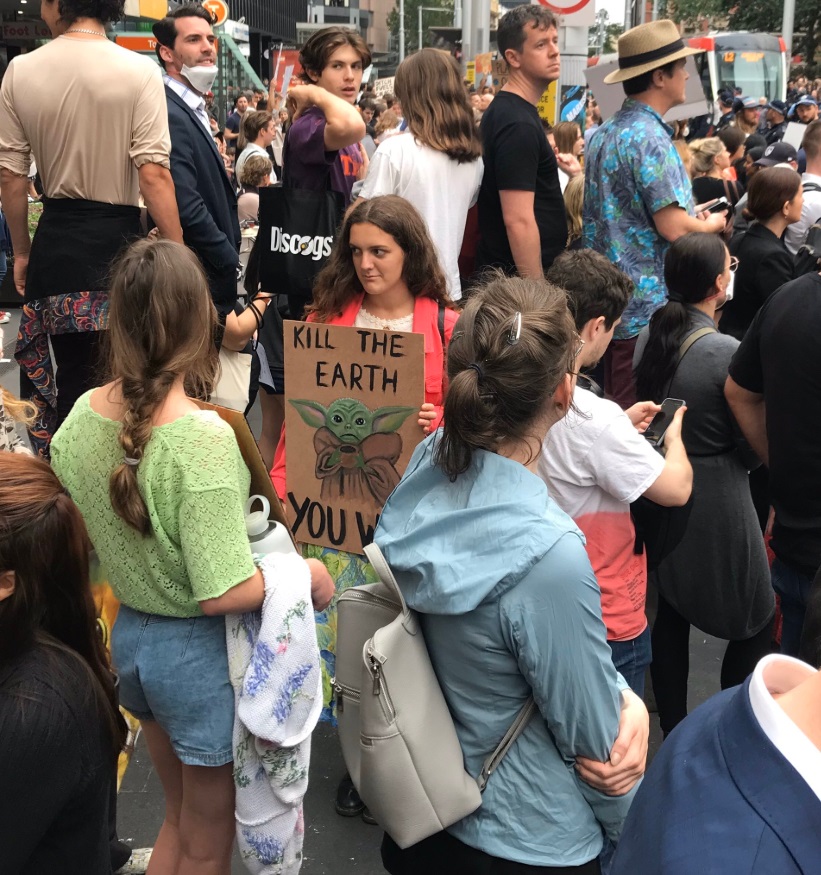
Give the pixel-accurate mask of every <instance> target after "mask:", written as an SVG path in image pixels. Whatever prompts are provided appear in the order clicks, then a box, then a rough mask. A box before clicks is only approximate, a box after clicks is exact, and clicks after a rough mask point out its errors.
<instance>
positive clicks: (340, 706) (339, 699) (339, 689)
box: [331, 677, 360, 713]
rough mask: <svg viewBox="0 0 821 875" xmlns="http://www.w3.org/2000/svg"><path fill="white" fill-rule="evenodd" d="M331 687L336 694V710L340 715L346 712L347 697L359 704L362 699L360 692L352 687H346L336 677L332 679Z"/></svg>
mask: <svg viewBox="0 0 821 875" xmlns="http://www.w3.org/2000/svg"><path fill="white" fill-rule="evenodd" d="M331 686H332V687H333V690H334V692H335V693H336V710H337V712H338V713H341V712H342V711H344V710H345V698H344V697H345V696H347V697H348V698H349V699H353V700H354V701H357V702H358V701H359V699H360V693H359V690H354V689H353V688H352V687H346V686H345V685H344V684H340V683H338V682H337V680H336V678H335V677H333V678H331Z"/></svg>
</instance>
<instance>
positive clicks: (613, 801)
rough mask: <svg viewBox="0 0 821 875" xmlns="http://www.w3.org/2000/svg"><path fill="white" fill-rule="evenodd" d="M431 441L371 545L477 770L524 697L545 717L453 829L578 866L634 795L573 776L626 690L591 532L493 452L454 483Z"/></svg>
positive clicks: (493, 846)
mask: <svg viewBox="0 0 821 875" xmlns="http://www.w3.org/2000/svg"><path fill="white" fill-rule="evenodd" d="M439 433H440V434H441V432H439ZM436 439H437V438H436V435H435V434H434V435H432V436H431V437H429V438H428V439H427V440H425V441H424V442H423V443H422V444H420V446H419V447H417V449H416V451H415V453H414V454H413V457H412V458H411V461H410V464H409V465H408V469H407V471H406V472H405V476H404V477H403V478H402V481H401V482H400V483H399V485H398V486H397V487H396V489H395V490H394V492H393V494H392V495H391V496H390V498H389V499H388V502H387V504H386V505H385V508H384V510H383V513H382V517H381V519H380V522H379V526H378V528H377V530H376V537H375V540H376V542H377V544H379V546H380V547H381V548H382V550H383V551H384V554H385V557H386V559H387V561H388V563H389V564H390V566H391V568H392V569H393V571H394V573H395V575H396V578H397V581H398V583H399V585H400V588H401V589H402V593H403V595H404V596H405V599H406V600H407V602H408V604H409V606H410V607H412V608H414V609H415V610H416V611H418V612H420V613H421V614H422V615H423V616H422V617H421V622H422V628H423V631H424V634H425V641H426V643H427V646H428V650H429V652H430V656H431V659H432V661H433V666H434V669H435V670H436V674H437V677H438V678H439V681H440V683H441V685H442V688H443V691H444V694H445V697H446V699H447V702H448V706H449V707H450V710H451V714H452V716H453V718H454V723H455V725H456V730H457V733H458V735H459V740H460V742H461V744H462V750H463V752H464V754H465V765H466V768H467V770H468V772H469V773H470V774H471V775H474V776H476V775H478V774H479V771H480V769H481V766H482V762H483V761H484V759H485V757H486V756H487V755H488V754H489V753H490V752H492V751H493V749H494V748H495V747H496V745H497V744H498V743H499V741H500V740H501V738H502V736H503V735H504V733H505V732H506V731H507V729H508V727H509V726H510V724H511V723H512V722H513V720H514V718H515V716H516V714H517V713H518V712H519V710H520V709H521V707H522V706H523V705H524V703H525V701H526V700H527V698H528V696H529V695H530V693H531V691H532V693H533V696H534V698H535V700H536V704H537V706H538V713H537V714H536V716H535V717H534V718H533V719H532V720H531V721H530V724H529V725H528V727H527V729H525V731H524V732H523V733H522V735H521V736H520V737H519V739H518V740H517V742H516V744H515V745H514V746H513V748H512V749H511V750H510V752H509V753H508V755H507V757H506V758H505V759H504V761H503V762H502V764H501V765H500V766H499V768H498V769H497V771H496V772H495V773H494V774H493V776H492V777H491V779H490V782H489V783H488V786H487V789H486V790H485V794H484V797H483V804H482V806H481V808H479V809H478V810H477V811H476V812H474V813H473V814H471V815H469V816H468V817H466V818H465V819H464V820H462V821H460V822H459V823H457V824H455V825H454V826H452V827H450V828H449V830H448V831H449V832H450V833H452V834H453V835H454V836H456V837H457V838H458V839H460V840H461V841H462V842H464V843H465V844H467V845H470V846H471V847H474V848H478V849H480V850H482V851H485V852H486V853H488V854H492V855H493V856H496V857H501V858H504V859H507V860H514V861H516V862H520V863H525V864H528V865H532V866H573V865H581V864H583V863H585V862H587V861H588V860H591V859H593V858H594V857H596V856H597V855H598V854H599V852H600V851H601V848H602V829H604V830H605V831H606V832H607V834H608V835H609V836H610V837H611V838H612V839H613V840H614V841H615V840H617V839H618V835H619V833H620V831H621V827H622V823H623V821H624V818H625V817H626V815H627V810H628V808H629V806H630V802H631V800H632V796H633V793H632V792H631V793H630V794H628V795H627V796H622V797H616V798H613V797H609V796H605V795H603V794H602V793H599V792H597V791H595V790H593V789H592V788H591V787H589V786H588V785H587V784H585V783H584V782H583V781H581V780H580V779H579V778H578V777H577V776H576V773H575V771H574V768H573V764H574V758H575V757H576V756H579V755H581V756H586V757H592V758H595V759H597V760H601V761H605V760H606V759H607V758H608V755H609V751H610V748H611V747H612V744H613V742H614V740H615V738H616V735H617V733H618V723H619V707H620V696H619V689H620V686H621V685H620V683H619V681H620V680H621V679H620V676H619V675H617V673H616V670H615V668H614V667H613V663H612V660H611V655H610V649H609V647H608V646H607V642H606V639H605V627H604V624H603V622H602V619H601V604H600V600H601V596H600V593H599V588H598V585H597V583H596V578H595V576H594V574H593V571H592V569H591V567H590V562H589V560H588V558H587V554H586V552H585V549H584V542H583V538H582V534H581V532H580V531H579V530H578V529H577V528H576V525H575V524H574V523H573V521H572V520H571V519H570V517H568V516H567V515H566V514H565V513H564V512H563V511H561V510H559V508H558V507H557V506H556V504H555V503H554V502H553V501H552V500H551V499H550V498H549V497H548V494H547V488H546V487H545V485H544V483H543V482H542V480H541V479H540V478H539V477H537V476H536V475H535V474H532V473H531V472H530V471H528V470H527V469H526V468H525V467H524V466H522V465H520V464H519V463H517V462H512V461H510V460H509V459H505V458H503V457H501V456H498V455H496V454H494V453H488V452H484V451H482V452H479V453H477V454H476V455H475V457H474V461H473V464H472V465H471V467H470V469H469V470H468V471H467V472H466V473H465V474H463V475H461V476H460V477H459V478H457V480H456V482H455V483H451V482H450V480H449V479H448V478H447V476H445V474H444V473H443V472H442V470H441V469H440V468H438V467H436V466H435V465H434V464H433V451H434V447H435V441H436ZM622 685H623V684H622ZM623 686H626V685H623ZM435 743H436V739H435V738H431V744H435Z"/></svg>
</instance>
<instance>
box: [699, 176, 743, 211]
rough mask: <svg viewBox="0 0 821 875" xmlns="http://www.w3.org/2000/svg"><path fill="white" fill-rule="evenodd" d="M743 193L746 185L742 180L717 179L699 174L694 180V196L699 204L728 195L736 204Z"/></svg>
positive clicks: (728, 198)
mask: <svg viewBox="0 0 821 875" xmlns="http://www.w3.org/2000/svg"><path fill="white" fill-rule="evenodd" d="M743 194H744V186H743V185H742V184H741V183H740V182H735V181H732V180H725V179H716V177H714V176H697V177H696V178H695V179H694V180H693V198H694V200H695V202H696V203H697V204H706V203H707V202H708V201H714V200H716V199H717V198H720V197H726V198H727V200H728V201H729V202H730V203H731V204H732V205H733V206H735V205H736V204H737V203H738V202H739V200H741V196H742V195H743Z"/></svg>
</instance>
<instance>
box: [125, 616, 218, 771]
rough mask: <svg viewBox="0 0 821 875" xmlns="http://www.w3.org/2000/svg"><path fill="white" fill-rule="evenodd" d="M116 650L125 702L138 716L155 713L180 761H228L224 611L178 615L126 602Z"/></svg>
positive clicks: (207, 763) (198, 763)
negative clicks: (149, 611) (145, 610)
mask: <svg viewBox="0 0 821 875" xmlns="http://www.w3.org/2000/svg"><path fill="white" fill-rule="evenodd" d="M111 655H112V659H113V661H114V666H115V668H116V670H117V672H118V674H119V676H120V703H121V704H122V706H123V707H124V708H126V709H127V710H128V711H130V712H131V713H132V714H133V715H134V716H135V717H136V718H137V719H138V720H155V721H156V722H157V723H158V724H159V725H160V726H161V727H162V728H163V729H164V730H165V732H166V733H167V734H168V737H169V739H170V740H171V746H172V747H173V749H174V753H175V754H176V755H177V757H178V758H179V760H180V762H182V763H184V764H185V765H188V766H222V765H225V764H226V763H230V762H231V761H232V760H233V754H232V745H231V739H232V734H233V728H234V692H233V689H232V687H231V682H230V680H229V676H228V652H227V649H226V644H225V617H206V616H200V617H191V618H187V619H178V618H176V617H161V616H159V615H158V614H144V613H142V612H141V611H135V610H132V609H131V608H128V607H126V606H125V605H120V610H119V612H118V614H117V621H116V623H115V624H114V629H113V630H112V633H111Z"/></svg>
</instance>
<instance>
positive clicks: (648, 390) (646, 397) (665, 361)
mask: <svg viewBox="0 0 821 875" xmlns="http://www.w3.org/2000/svg"><path fill="white" fill-rule="evenodd" d="M686 330H687V308H686V307H685V305H684V304H683V303H682V302H680V301H668V302H667V303H666V304H665V305H664V306H663V307H662V308H661V309H660V310H656V312H655V313H653V316H652V317H651V319H650V332H649V336H648V338H647V346H645V348H644V352H643V354H642V357H641V361H640V362H639V364H638V366H637V367H636V392H637V394H638V397H639V398H641V399H642V400H643V401H655V402H656V403H657V404H661V402H662V401H663V400H664V399H665V398H666V397H667V394H666V392H667V386H668V385H669V383H670V380H672V378H673V374H674V372H675V369H676V362H677V361H678V351H679V347H680V346H681V341H682V340H683V338H684V332H685V331H686Z"/></svg>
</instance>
